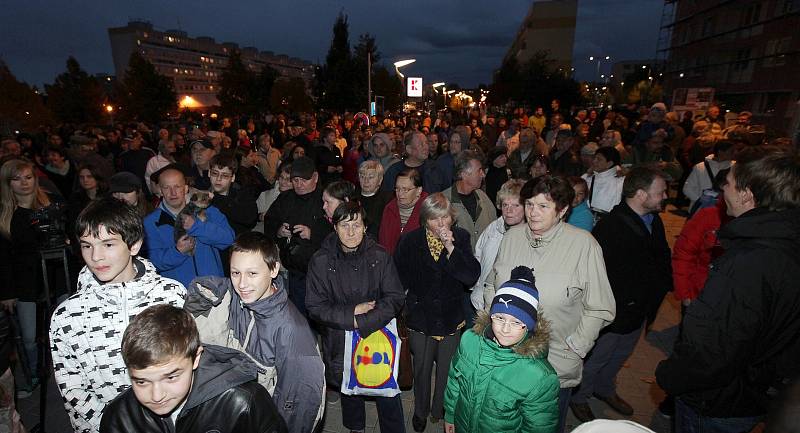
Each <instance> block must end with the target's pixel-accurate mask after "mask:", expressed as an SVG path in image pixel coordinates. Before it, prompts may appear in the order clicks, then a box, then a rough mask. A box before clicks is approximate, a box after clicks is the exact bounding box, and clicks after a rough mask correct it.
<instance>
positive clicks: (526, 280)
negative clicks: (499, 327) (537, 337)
mask: <svg viewBox="0 0 800 433" xmlns="http://www.w3.org/2000/svg"><path fill="white" fill-rule="evenodd" d="M535 282H536V280H535V279H534V278H533V271H532V270H531V269H530V268H528V267H525V266H517V267H516V268H514V269H513V270H512V271H511V279H510V280H508V281H506V282H505V283H503V285H502V286H500V289H499V290H497V292H495V294H494V298H493V299H492V306H491V308H490V309H489V314H495V313H505V314H510V315H512V316H514V317H516V318H517V320H519V321H520V322H522V323H524V324H525V326H526V327H527V328H528V332H533V331H534V330H535V329H536V318H537V315H538V310H539V291H538V290H536V285H535Z"/></svg>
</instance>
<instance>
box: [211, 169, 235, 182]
mask: <svg viewBox="0 0 800 433" xmlns="http://www.w3.org/2000/svg"><path fill="white" fill-rule="evenodd" d="M208 177H213V178H219V179H222V180H228V179H230V178H232V177H233V175H232V174H230V173H222V172H220V171H216V170H211V171H210V172H209V173H208Z"/></svg>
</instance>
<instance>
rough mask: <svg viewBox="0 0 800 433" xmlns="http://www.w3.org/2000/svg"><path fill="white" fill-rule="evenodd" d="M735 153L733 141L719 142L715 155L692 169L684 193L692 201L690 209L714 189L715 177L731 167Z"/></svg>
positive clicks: (706, 158) (684, 186) (715, 146)
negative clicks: (704, 193)
mask: <svg viewBox="0 0 800 433" xmlns="http://www.w3.org/2000/svg"><path fill="white" fill-rule="evenodd" d="M735 153H736V145H735V144H734V143H733V142H732V141H729V140H719V141H717V142H716V143H714V153H713V154H711V155H708V156H707V157H705V159H704V160H703V162H699V163H697V164H696V165H695V166H694V167H693V168H692V172H691V173H689V177H687V178H686V183H684V184H683V193H684V194H685V195H686V197H687V198H688V199H689V200H690V201H691V202H690V203H689V209H692V208H693V207H694V202H695V201H697V200H698V199H699V198H700V197H701V196H702V195H703V192H704V191H706V190H711V189H713V188H714V186H715V185H714V177H715V176H716V175H717V173H719V171H720V170H724V169H726V168H728V167H730V166H731V161H732V160H733V157H734V154H735Z"/></svg>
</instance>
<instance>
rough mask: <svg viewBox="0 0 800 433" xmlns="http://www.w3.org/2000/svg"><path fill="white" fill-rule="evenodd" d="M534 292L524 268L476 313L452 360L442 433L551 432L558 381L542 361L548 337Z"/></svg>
mask: <svg viewBox="0 0 800 433" xmlns="http://www.w3.org/2000/svg"><path fill="white" fill-rule="evenodd" d="M538 310H539V292H538V290H536V286H535V284H534V278H533V273H532V272H531V270H530V269H529V268H527V267H524V266H518V267H516V268H514V270H512V271H511V280H509V281H507V282H506V283H505V284H503V285H502V286H501V287H500V289H499V290H498V291H497V292H496V293H495V296H494V298H493V299H492V303H491V306H490V307H489V312H488V313H487V312H486V311H478V317H477V318H476V319H475V326H474V327H473V328H472V329H470V330H468V331H467V332H465V333H464V335H463V336H462V337H461V343H460V344H459V345H458V352H457V353H456V355H455V356H454V357H453V362H452V364H451V365H450V373H449V376H448V381H447V391H446V392H445V396H444V398H445V400H444V406H445V424H444V426H445V429H444V430H445V432H446V433H454V432H478V431H492V432H501V431H502V432H516V431H523V432H542V433H544V432H552V431H553V429H555V427H556V424H557V423H558V388H559V386H558V376H557V375H556V372H555V370H553V367H552V366H551V365H550V363H549V362H548V361H547V348H548V341H549V339H550V331H549V327H548V324H547V322H546V321H545V320H544V319H543V318H541V317H539V314H538Z"/></svg>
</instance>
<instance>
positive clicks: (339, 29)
mask: <svg viewBox="0 0 800 433" xmlns="http://www.w3.org/2000/svg"><path fill="white" fill-rule="evenodd" d="M349 34H350V33H349V25H348V24H347V15H344V13H341V12H340V13H339V16H338V17H337V18H336V22H335V23H334V25H333V39H332V40H331V46H330V48H329V49H328V55H327V56H326V57H325V64H324V65H322V67H321V68H320V70H319V73H318V74H317V82H316V83H315V85H314V93H315V95H316V96H317V100H318V103H319V105H320V107H322V108H327V109H332V110H336V111H344V110H345V109H348V108H354V107H359V106H361V105H363V103H362V104H359V103H358V98H357V97H358V95H357V94H356V93H355V92H353V89H354V88H355V84H356V81H355V71H354V66H353V63H352V62H351V58H352V54H351V52H350V40H349V38H350V36H349ZM365 65H366V64H365ZM364 99H366V98H364Z"/></svg>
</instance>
